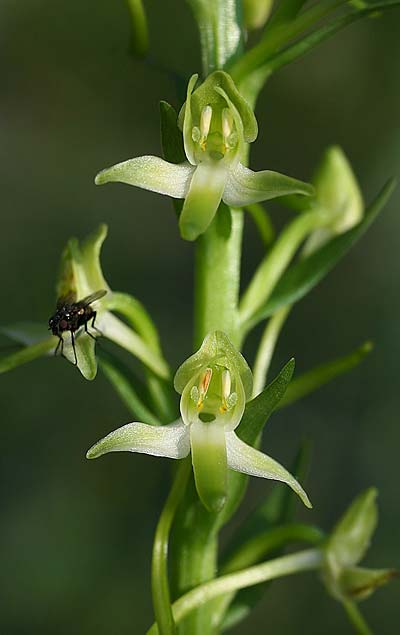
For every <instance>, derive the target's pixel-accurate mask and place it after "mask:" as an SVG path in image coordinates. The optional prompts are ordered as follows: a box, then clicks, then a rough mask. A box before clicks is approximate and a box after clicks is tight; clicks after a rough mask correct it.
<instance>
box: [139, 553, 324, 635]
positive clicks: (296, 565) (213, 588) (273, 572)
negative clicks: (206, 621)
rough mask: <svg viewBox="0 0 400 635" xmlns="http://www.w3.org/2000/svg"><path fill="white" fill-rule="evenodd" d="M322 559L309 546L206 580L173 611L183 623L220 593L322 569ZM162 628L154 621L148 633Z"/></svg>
mask: <svg viewBox="0 0 400 635" xmlns="http://www.w3.org/2000/svg"><path fill="white" fill-rule="evenodd" d="M322 561H323V555H322V553H321V551H320V550H319V549H308V550H306V551H301V552H299V553H294V554H291V555H288V556H283V557H282V558H276V559H275V560H270V561H268V562H264V563H262V564H259V565H256V566H254V567H249V568H248V569H244V570H243V571H239V572H237V573H231V574H229V575H224V576H221V577H220V578H217V579H216V580H211V581H210V582H206V583H205V584H202V585H200V586H198V587H196V588H195V589H193V590H192V591H189V593H186V594H185V595H183V596H182V597H181V598H179V600H177V601H176V602H174V604H173V605H172V612H173V616H174V619H175V622H176V623H179V622H180V621H181V620H182V619H183V618H184V617H186V616H187V615H188V614H189V613H191V611H193V610H194V609H198V608H199V607H201V606H204V604H206V603H207V602H210V601H211V600H213V599H214V598H217V597H219V596H220V595H223V594H225V593H230V592H234V591H239V589H244V588H245V587H249V586H253V585H255V584H260V583H261V582H266V581H267V580H273V579H275V578H280V577H283V576H286V575H291V574H293V573H300V572H302V571H312V570H315V569H319V567H320V566H321V564H322ZM158 632H159V631H158V629H157V625H155V624H154V625H153V626H152V627H151V628H150V629H149V630H148V631H147V635H156V634H157V633H158Z"/></svg>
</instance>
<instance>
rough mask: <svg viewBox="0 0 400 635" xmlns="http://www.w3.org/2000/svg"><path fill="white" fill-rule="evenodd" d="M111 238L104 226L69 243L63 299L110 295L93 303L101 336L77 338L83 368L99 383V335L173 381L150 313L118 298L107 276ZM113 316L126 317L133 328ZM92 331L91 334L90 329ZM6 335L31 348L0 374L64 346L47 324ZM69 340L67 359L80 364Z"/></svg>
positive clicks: (9, 360)
mask: <svg viewBox="0 0 400 635" xmlns="http://www.w3.org/2000/svg"><path fill="white" fill-rule="evenodd" d="M106 236H107V227H106V225H100V227H99V228H98V229H97V230H96V231H95V232H93V234H91V235H90V236H89V237H88V238H87V239H86V240H84V241H82V242H81V243H79V242H78V240H77V239H76V238H72V239H71V240H69V241H68V244H67V246H66V248H65V250H64V252H63V255H62V258H61V271H60V275H59V279H58V282H57V298H63V297H70V298H73V299H74V300H76V301H79V300H83V299H84V298H85V297H87V296H89V295H91V294H92V293H96V292H97V291H101V290H104V291H107V293H106V294H105V295H104V297H102V298H101V299H99V300H97V301H95V302H94V303H93V308H94V310H95V311H96V313H97V316H96V331H94V332H92V337H91V336H90V335H89V334H87V333H86V332H85V331H84V329H80V330H79V331H77V332H76V333H75V346H76V356H77V366H78V368H79V370H80V372H81V373H82V375H83V376H84V377H85V378H86V379H89V380H91V379H94V378H95V376H96V373H97V360H96V355H95V344H96V342H95V336H96V337H97V336H99V335H100V334H101V335H102V336H104V337H107V338H108V339H110V340H112V341H113V342H115V343H116V344H118V345H119V346H121V347H122V348H125V349H126V350H127V351H129V352H130V353H132V354H133V355H135V356H136V357H138V359H140V361H142V362H143V363H144V364H145V365H146V366H147V367H148V368H149V369H151V370H152V371H153V372H154V373H155V374H156V375H158V376H160V377H162V378H164V379H167V378H168V377H169V369H168V366H167V364H166V362H165V360H164V359H163V357H162V355H161V353H160V350H159V346H158V339H157V334H156V331H155V329H154V327H153V325H152V322H151V320H150V318H149V317H148V315H147V313H146V312H145V310H144V309H143V307H142V306H141V305H140V303H139V302H138V301H137V300H135V298H133V297H131V296H129V295H127V294H124V293H113V292H112V291H111V290H110V287H109V286H108V284H107V282H106V280H105V278H104V276H103V272H102V269H101V264H100V252H101V247H102V244H103V242H104V240H105V238H106ZM69 301H73V300H69ZM112 312H115V313H119V314H121V315H123V316H124V317H125V318H126V320H127V322H128V324H126V323H125V322H123V321H122V320H120V319H119V318H118V317H116V315H114V314H113V313H112ZM88 328H89V331H91V327H90V324H89V326H88ZM3 331H4V332H5V334H7V335H9V337H12V338H13V339H15V340H16V341H18V342H21V343H22V344H25V345H27V347H26V348H24V349H23V350H22V351H19V352H18V353H15V354H14V355H10V356H8V357H6V358H3V359H2V360H0V372H4V371H6V370H9V369H11V368H13V367H15V366H17V365H19V364H23V363H25V362H28V361H31V360H32V359H34V358H35V357H39V356H41V355H43V354H46V353H48V352H49V351H52V350H53V351H54V350H55V348H56V346H57V343H58V338H57V337H55V336H50V337H49V336H48V335H47V333H46V325H43V326H41V325H36V324H21V325H18V324H17V325H13V326H10V327H7V328H5V329H3ZM145 335H146V337H145ZM63 340H64V346H63V354H64V356H65V357H66V358H67V359H68V360H69V361H70V362H72V363H75V355H74V352H73V349H72V345H71V337H70V333H69V332H68V331H65V332H64V333H63Z"/></svg>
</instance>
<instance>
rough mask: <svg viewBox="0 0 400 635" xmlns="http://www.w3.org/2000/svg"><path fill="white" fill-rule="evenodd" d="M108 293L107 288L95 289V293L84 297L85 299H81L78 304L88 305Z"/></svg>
mask: <svg viewBox="0 0 400 635" xmlns="http://www.w3.org/2000/svg"><path fill="white" fill-rule="evenodd" d="M106 293H107V291H106V290H105V289H100V290H99V291H95V292H94V293H91V294H90V295H87V296H86V298H83V300H79V302H78V304H81V305H83V306H88V305H89V304H92V302H95V301H96V300H100V298H102V297H104V296H105V295H106Z"/></svg>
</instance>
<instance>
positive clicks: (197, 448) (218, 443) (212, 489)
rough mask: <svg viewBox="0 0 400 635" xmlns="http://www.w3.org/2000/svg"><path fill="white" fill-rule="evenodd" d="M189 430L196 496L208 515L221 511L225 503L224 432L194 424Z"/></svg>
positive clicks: (220, 428)
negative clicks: (207, 511)
mask: <svg viewBox="0 0 400 635" xmlns="http://www.w3.org/2000/svg"><path fill="white" fill-rule="evenodd" d="M189 429H190V443H191V447H192V463H193V471H194V478H195V482H196V489H197V492H198V495H199V497H200V500H201V502H202V503H203V505H204V506H205V507H206V508H207V509H208V510H209V511H220V510H221V509H222V507H223V506H224V503H225V499H226V485H227V483H226V481H227V472H228V470H227V462H226V443H225V431H224V428H223V427H222V426H220V425H216V424H214V425H213V423H202V422H201V421H197V422H196V423H193V424H192V425H191V426H190V427H189Z"/></svg>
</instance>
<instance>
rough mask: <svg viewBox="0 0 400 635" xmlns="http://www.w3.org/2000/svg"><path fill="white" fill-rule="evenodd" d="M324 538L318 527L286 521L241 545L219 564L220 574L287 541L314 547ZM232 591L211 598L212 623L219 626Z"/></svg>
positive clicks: (253, 561)
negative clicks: (285, 523)
mask: <svg viewBox="0 0 400 635" xmlns="http://www.w3.org/2000/svg"><path fill="white" fill-rule="evenodd" d="M323 539H324V533H323V532H322V531H321V530H320V529H318V528H317V527H312V526H310V525H302V524H300V523H288V524H287V525H280V526H279V527H273V528H272V529H268V530H267V531H264V532H263V533H261V534H259V535H257V536H255V537H254V538H251V539H250V540H248V541H247V542H245V543H244V544H243V545H241V546H240V547H239V549H238V550H237V551H236V552H235V553H233V554H232V556H231V557H230V558H229V559H228V560H227V562H226V563H225V564H224V565H223V566H222V567H221V575H226V574H229V573H234V572H235V571H239V570H240V569H245V568H246V567H250V566H252V565H254V564H256V563H257V562H260V560H262V559H263V558H265V557H266V556H268V555H269V554H271V553H273V552H275V551H276V550H277V549H280V548H282V547H284V546H286V545H288V544H289V543H296V542H305V543H308V544H311V545H314V546H317V545H319V544H320V543H321V542H322V540H323ZM235 593H236V591H231V592H230V593H226V594H224V595H222V596H220V597H219V598H217V600H215V601H214V605H213V623H214V624H215V625H218V626H219V625H220V624H221V623H222V620H223V618H224V615H225V612H226V610H227V608H228V607H229V605H230V603H231V602H232V600H233V598H234V596H235Z"/></svg>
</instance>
